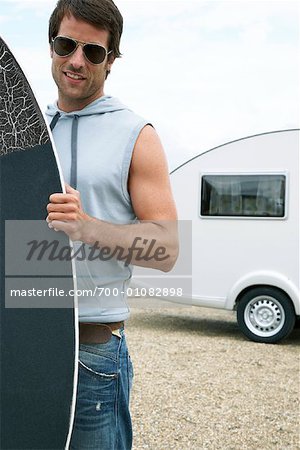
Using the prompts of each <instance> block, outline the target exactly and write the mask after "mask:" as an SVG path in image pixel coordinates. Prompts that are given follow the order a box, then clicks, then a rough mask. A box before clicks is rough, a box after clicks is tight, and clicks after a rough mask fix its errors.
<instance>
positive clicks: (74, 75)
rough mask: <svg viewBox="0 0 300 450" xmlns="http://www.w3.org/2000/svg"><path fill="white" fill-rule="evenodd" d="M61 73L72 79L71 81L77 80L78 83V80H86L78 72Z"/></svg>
mask: <svg viewBox="0 0 300 450" xmlns="http://www.w3.org/2000/svg"><path fill="white" fill-rule="evenodd" d="M63 73H64V75H65V76H66V77H67V78H68V79H69V80H72V81H73V82H77V83H78V82H80V81H84V80H86V78H85V77H83V76H82V75H80V74H78V73H74V72H69V71H65V72H63Z"/></svg>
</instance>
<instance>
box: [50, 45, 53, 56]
mask: <svg viewBox="0 0 300 450" xmlns="http://www.w3.org/2000/svg"><path fill="white" fill-rule="evenodd" d="M50 57H51V58H53V44H52V43H51V44H50Z"/></svg>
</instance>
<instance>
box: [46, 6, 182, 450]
mask: <svg viewBox="0 0 300 450" xmlns="http://www.w3.org/2000/svg"><path fill="white" fill-rule="evenodd" d="M122 26H123V20H122V16H121V14H120V12H119V10H118V9H117V7H116V5H115V4H114V3H113V1H112V0H59V1H58V3H57V6H56V8H55V10H54V11H53V13H52V15H51V18H50V23H49V43H50V48H51V57H52V74H53V78H54V80H55V82H56V84H57V87H58V101H57V103H56V104H55V105H52V106H50V107H48V111H47V115H48V118H49V122H50V123H51V128H52V129H53V135H54V140H55V143H56V146H57V149H58V153H59V157H60V160H61V164H62V169H63V173H64V176H65V179H66V181H67V182H68V184H67V185H66V193H65V194H58V193H54V194H53V195H51V196H50V203H49V204H48V206H47V210H48V217H47V221H48V223H49V226H51V227H53V228H54V229H55V230H60V231H64V232H65V233H67V234H68V236H69V237H70V239H71V240H72V241H74V245H75V249H76V248H77V247H78V248H79V247H80V246H82V245H85V248H86V249H90V250H91V249H92V252H93V254H94V252H95V249H97V250H99V251H102V256H103V255H104V256H105V255H107V254H108V256H111V257H108V258H104V257H103V258H102V260H101V258H90V259H92V261H91V260H90V259H89V258H88V257H86V258H85V259H84V258H78V260H77V261H76V271H77V277H78V288H79V289H82V290H84V289H91V290H93V291H95V295H93V296H92V297H84V296H80V297H79V320H80V355H79V359H80V361H79V363H80V365H79V384H78V393H77V404H76V414H75V424H74V429H73V435H72V440H71V445H70V448H71V449H80V450H83V449H85V448H89V449H102V450H113V449H115V450H122V449H126V450H128V449H130V448H131V445H132V428H131V419H130V413H129V392H130V388H131V383H132V365H131V361H130V358H129V355H128V350H127V347H126V340H125V335H124V321H125V320H126V319H127V318H128V317H129V310H128V307H127V304H126V288H127V286H128V283H129V280H130V277H131V265H130V264H136V265H142V266H147V267H152V268H157V269H159V270H162V271H169V270H170V269H171V268H172V267H173V265H174V263H175V261H176V258H177V253H178V244H177V234H176V209H175V205H174V201H173V198H172V194H171V189H170V183H169V176H168V168H167V163H166V159H165V156H164V152H163V149H162V145H161V143H160V140H159V138H158V136H157V134H156V132H155V130H154V128H153V127H152V126H151V125H150V124H149V123H148V122H147V121H145V120H144V119H142V118H140V117H139V116H137V115H136V114H134V113H133V112H132V111H130V110H129V109H128V108H127V107H126V106H124V105H122V104H121V103H120V102H119V101H118V100H117V99H116V98H114V97H109V96H106V95H105V94H104V84H105V80H106V78H107V76H108V74H109V72H110V71H111V68H112V66H113V63H114V60H115V58H117V57H120V50H119V42H120V37H121V34H122ZM150 246H151V252H152V256H153V255H154V256H155V257H152V258H149V257H147V258H146V257H144V256H145V255H146V253H147V251H148V255H149V251H150ZM82 259H83V260H82ZM95 288H96V289H95ZM101 288H103V289H104V291H105V294H104V295H100V294H99V295H98V292H100V291H101ZM102 292H103V291H102Z"/></svg>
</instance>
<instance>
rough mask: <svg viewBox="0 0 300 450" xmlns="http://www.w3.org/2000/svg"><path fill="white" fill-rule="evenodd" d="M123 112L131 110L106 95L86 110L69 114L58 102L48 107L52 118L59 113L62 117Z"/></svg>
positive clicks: (48, 114) (48, 112) (114, 98)
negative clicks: (61, 108) (59, 106)
mask: <svg viewBox="0 0 300 450" xmlns="http://www.w3.org/2000/svg"><path fill="white" fill-rule="evenodd" d="M122 110H128V111H130V110H129V108H127V106H125V105H123V104H122V103H121V102H120V101H119V100H118V99H117V98H116V97H111V96H109V95H105V96H103V97H100V98H98V99H97V100H94V101H93V102H92V103H90V104H89V105H87V106H86V107H85V108H83V109H80V110H78V111H72V112H69V113H66V112H65V111H62V110H60V109H59V108H58V106H57V101H56V102H55V103H54V104H52V105H48V107H47V111H46V115H47V116H50V117H54V116H55V115H56V114H57V113H59V115H60V116H61V117H63V116H70V117H72V116H90V115H93V114H103V113H108V112H114V111H122Z"/></svg>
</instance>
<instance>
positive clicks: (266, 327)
mask: <svg viewBox="0 0 300 450" xmlns="http://www.w3.org/2000/svg"><path fill="white" fill-rule="evenodd" d="M244 319H245V323H246V325H247V327H248V328H249V330H250V331H252V333H254V334H256V335H257V336H264V337H268V336H274V335H275V334H277V333H278V332H279V331H280V330H281V328H282V327H283V325H284V321H285V313H284V309H283V307H282V306H281V304H280V302H279V301H278V300H277V299H276V298H274V297H271V296H268V295H260V296H258V297H255V298H253V299H252V300H251V301H250V302H249V303H248V305H247V307H246V309H245V313H244Z"/></svg>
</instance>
